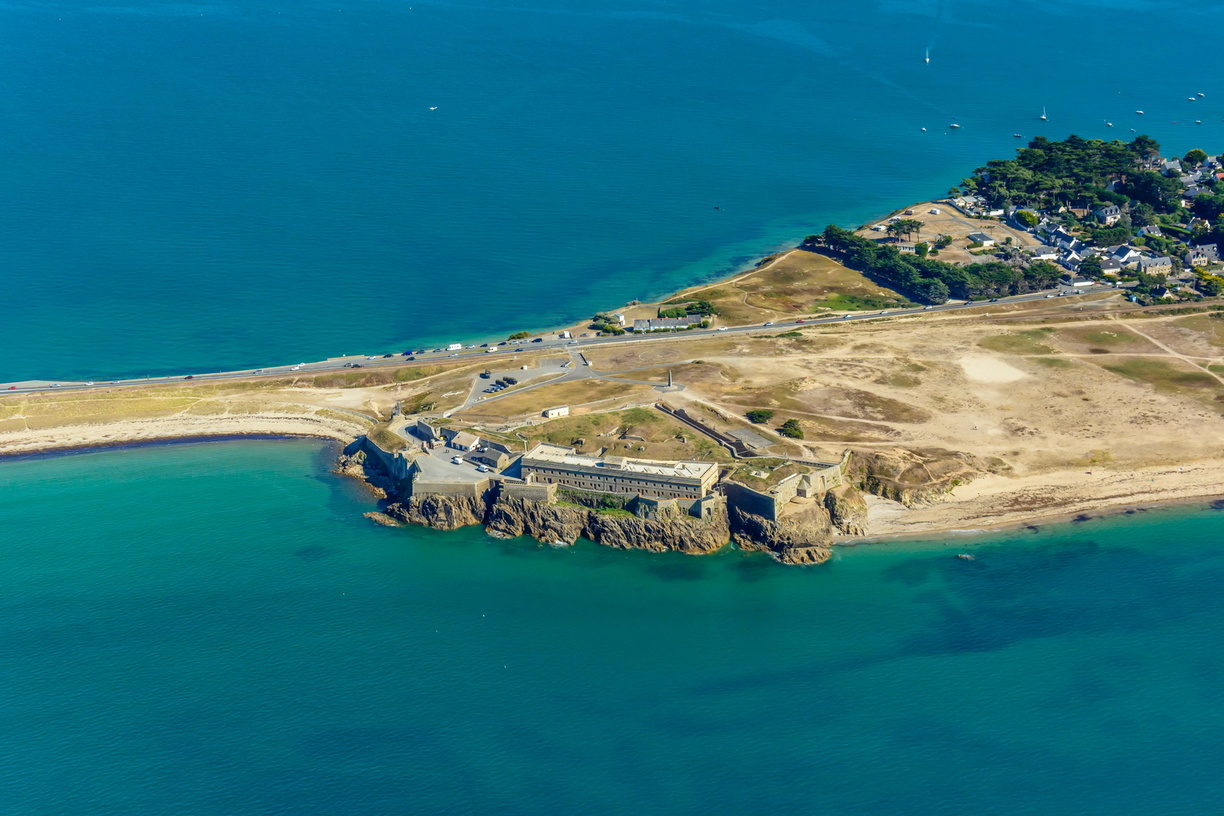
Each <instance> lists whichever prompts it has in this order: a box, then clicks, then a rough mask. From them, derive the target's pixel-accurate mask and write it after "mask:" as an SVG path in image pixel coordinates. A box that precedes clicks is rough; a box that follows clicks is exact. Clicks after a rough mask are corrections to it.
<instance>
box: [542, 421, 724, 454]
mask: <svg viewBox="0 0 1224 816" xmlns="http://www.w3.org/2000/svg"><path fill="white" fill-rule="evenodd" d="M519 432H520V433H522V434H523V435H524V436H526V437H527V438H528V440H530V442H529V445H534V444H536V443H537V442H551V443H553V444H555V445H568V446H571V447H574V448H577V449H578V450H579V451H580V452H582V453H597V452H599V451H601V450H605V449H606V450H607V451H608V452H609V453H616V454H620V455H622V456H639V457H642V458H645V459H700V460H703V461H716V462H724V461H731V455H730V454H729V453H727V451H726V450H725V449H724V448H722V447H721V446H720V445H718V444H717V443H715V442H714V441H712V440H710V439H709V438H707V437H705V436H702V435H701V434H699V433H697V432H696V431H694V430H692V429H691V428H689V427H688V426H687V425H683V424H681V423H679V422H677V421H676V420H674V419H672V418H671V417H669V416H667V415H666V414H664V413H663V412H662V411H657V410H655V409H653V408H629V409H626V410H623V411H611V412H608V413H599V414H584V415H582V416H569V417H562V418H561V419H554V420H552V421H551V422H545V423H543V424H541V425H536V426H533V427H531V428H521V429H519Z"/></svg>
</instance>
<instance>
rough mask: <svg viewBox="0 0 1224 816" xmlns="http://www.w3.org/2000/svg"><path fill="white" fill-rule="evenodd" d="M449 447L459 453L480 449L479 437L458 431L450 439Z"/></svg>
mask: <svg viewBox="0 0 1224 816" xmlns="http://www.w3.org/2000/svg"><path fill="white" fill-rule="evenodd" d="M450 446H451V447H452V448H454V449H455V450H461V451H471V450H476V448H478V447H480V437H478V436H476V435H475V434H470V433H468V432H467V431H460V432H459V433H457V434H455V435H454V436H452V437H451V441H450Z"/></svg>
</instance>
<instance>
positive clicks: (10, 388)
mask: <svg viewBox="0 0 1224 816" xmlns="http://www.w3.org/2000/svg"><path fill="white" fill-rule="evenodd" d="M8 390H10V391H16V390H17V386H15V385H10V386H9V387H8Z"/></svg>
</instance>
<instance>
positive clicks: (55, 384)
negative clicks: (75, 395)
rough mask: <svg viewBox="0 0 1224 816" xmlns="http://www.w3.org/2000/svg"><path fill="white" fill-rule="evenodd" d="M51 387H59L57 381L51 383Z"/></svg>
mask: <svg viewBox="0 0 1224 816" xmlns="http://www.w3.org/2000/svg"><path fill="white" fill-rule="evenodd" d="M51 387H52V388H59V383H51Z"/></svg>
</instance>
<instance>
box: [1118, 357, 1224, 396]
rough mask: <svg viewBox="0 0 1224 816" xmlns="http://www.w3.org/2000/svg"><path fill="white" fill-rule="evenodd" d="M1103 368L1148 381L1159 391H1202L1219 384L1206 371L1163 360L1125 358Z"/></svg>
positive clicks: (1130, 377)
mask: <svg viewBox="0 0 1224 816" xmlns="http://www.w3.org/2000/svg"><path fill="white" fill-rule="evenodd" d="M1103 368H1104V369H1105V370H1106V371H1112V372H1113V373H1115V374H1120V375H1121V376H1123V377H1126V378H1127V379H1131V380H1136V381H1138V382H1145V383H1148V384H1149V385H1152V386H1154V387H1155V388H1156V390H1157V391H1166V392H1173V393H1178V392H1183V391H1186V390H1197V391H1201V390H1207V389H1214V388H1216V387H1217V386H1218V385H1219V383H1218V382H1216V380H1215V378H1214V377H1211V376H1210V375H1208V374H1206V373H1205V372H1202V371H1183V370H1181V369H1177V368H1174V367H1173V366H1171V365H1169V364H1168V363H1166V362H1164V361H1162V360H1125V361H1122V362H1118V363H1110V364H1109V365H1105V366H1103Z"/></svg>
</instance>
